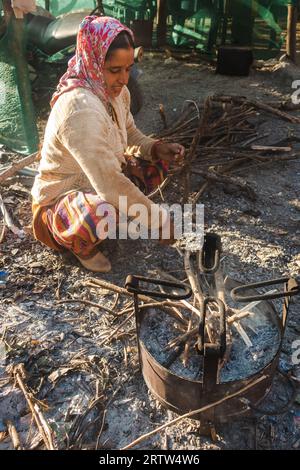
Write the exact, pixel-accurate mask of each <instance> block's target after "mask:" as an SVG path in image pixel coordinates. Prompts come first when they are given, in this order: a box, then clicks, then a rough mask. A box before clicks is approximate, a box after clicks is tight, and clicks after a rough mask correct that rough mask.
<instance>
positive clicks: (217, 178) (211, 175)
mask: <svg viewBox="0 0 300 470" xmlns="http://www.w3.org/2000/svg"><path fill="white" fill-rule="evenodd" d="M192 172H193V173H196V174H197V175H200V176H202V177H203V178H205V179H207V180H209V181H214V182H216V183H222V184H225V185H228V184H230V185H233V186H237V187H238V188H239V189H240V190H241V191H243V192H245V193H246V194H247V195H248V197H249V198H250V199H251V200H252V201H255V200H256V194H255V192H254V191H253V189H252V188H251V187H250V186H249V185H248V183H246V182H244V181H236V179H235V178H233V177H231V176H227V175H220V174H217V173H215V172H212V171H209V172H207V171H201V170H196V169H193V170H192Z"/></svg>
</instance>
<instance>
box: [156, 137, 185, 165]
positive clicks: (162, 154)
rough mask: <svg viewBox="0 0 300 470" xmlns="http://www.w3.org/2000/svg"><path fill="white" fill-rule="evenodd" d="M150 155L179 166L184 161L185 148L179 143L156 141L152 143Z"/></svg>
mask: <svg viewBox="0 0 300 470" xmlns="http://www.w3.org/2000/svg"><path fill="white" fill-rule="evenodd" d="M152 156H153V157H154V158H156V159H159V160H164V161H166V162H170V163H175V164H176V165H178V166H180V165H182V163H183V162H184V156H185V148H184V147H183V145H180V144H169V143H167V142H157V143H155V144H154V152H153V153H152Z"/></svg>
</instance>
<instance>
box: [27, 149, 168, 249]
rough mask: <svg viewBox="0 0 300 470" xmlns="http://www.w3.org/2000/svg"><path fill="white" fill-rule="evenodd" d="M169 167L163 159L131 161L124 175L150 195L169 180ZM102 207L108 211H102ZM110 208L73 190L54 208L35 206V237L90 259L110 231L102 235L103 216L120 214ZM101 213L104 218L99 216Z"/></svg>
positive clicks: (85, 193) (46, 243) (83, 193)
mask: <svg viewBox="0 0 300 470" xmlns="http://www.w3.org/2000/svg"><path fill="white" fill-rule="evenodd" d="M168 168H169V165H168V163H167V162H163V161H161V160H159V161H157V162H155V163H149V162H147V161H145V160H142V159H137V158H130V160H129V161H128V163H127V167H126V169H125V171H124V173H125V174H126V176H127V177H128V178H129V179H130V180H131V181H132V182H133V183H134V184H135V185H136V186H138V187H139V189H140V190H141V191H142V192H143V193H144V194H149V193H151V192H152V191H153V190H154V189H155V188H157V186H159V185H160V184H161V183H162V182H163V180H164V179H165V178H166V175H167V172H168ZM102 205H103V207H102V209H103V208H105V210H101V206H102ZM105 205H106V206H105ZM109 207H110V205H109V204H107V203H106V202H105V201H103V200H101V198H100V197H99V196H98V195H97V194H95V193H92V192H82V191H72V192H70V193H68V194H67V195H65V196H63V197H62V199H60V200H59V201H58V202H56V203H55V204H53V205H52V206H47V207H41V206H39V205H37V204H35V203H33V232H34V235H35V238H36V239H37V240H39V241H41V242H42V243H44V244H45V245H47V246H49V247H50V248H53V249H55V250H57V251H65V249H67V250H70V251H72V252H73V253H74V254H76V255H80V256H81V257H86V258H88V257H90V256H92V255H93V254H94V253H95V252H96V250H97V245H98V244H99V243H101V241H103V240H104V239H105V238H106V237H107V234H106V232H105V233H104V232H103V236H102V235H101V232H100V233H99V230H97V227H99V222H100V221H101V219H102V218H103V217H105V218H108V217H110V216H111V217H114V214H116V212H117V211H114V214H108V213H107V211H109ZM99 213H100V214H104V216H101V215H97V214H99ZM116 223H118V220H116Z"/></svg>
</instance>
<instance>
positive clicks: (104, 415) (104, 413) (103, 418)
mask: <svg viewBox="0 0 300 470" xmlns="http://www.w3.org/2000/svg"><path fill="white" fill-rule="evenodd" d="M106 413H107V410H104V411H103V416H102V423H101V428H100V431H99V433H98V436H97V441H96V446H95V450H98V449H99V442H100V439H101V435H102V433H103V429H104V424H105V418H106Z"/></svg>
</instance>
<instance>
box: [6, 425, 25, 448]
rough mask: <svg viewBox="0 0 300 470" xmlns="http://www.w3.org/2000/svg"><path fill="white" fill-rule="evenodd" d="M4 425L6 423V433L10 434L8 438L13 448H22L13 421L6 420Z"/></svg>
mask: <svg viewBox="0 0 300 470" xmlns="http://www.w3.org/2000/svg"><path fill="white" fill-rule="evenodd" d="M6 425H7V430H8V434H9V435H10V438H11V440H12V443H13V446H14V449H15V450H23V448H22V445H21V441H20V438H19V434H18V432H17V430H16V428H15V426H14V425H13V423H12V422H11V421H7V422H6Z"/></svg>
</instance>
